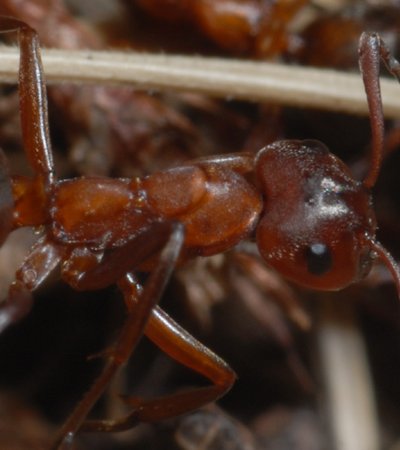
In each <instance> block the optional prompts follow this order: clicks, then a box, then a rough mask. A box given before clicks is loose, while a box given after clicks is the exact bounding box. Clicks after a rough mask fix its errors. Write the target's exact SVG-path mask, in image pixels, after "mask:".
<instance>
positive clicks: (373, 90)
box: [358, 32, 400, 189]
mask: <svg viewBox="0 0 400 450" xmlns="http://www.w3.org/2000/svg"><path fill="white" fill-rule="evenodd" d="M358 55H359V66H360V71H361V74H362V78H363V82H364V87H365V92H366V94H367V101H368V109H369V113H370V114H369V116H370V123H371V134H372V155H371V159H372V161H371V165H370V170H369V173H368V175H367V176H366V177H365V179H364V181H363V185H364V186H365V187H366V188H368V189H370V188H372V187H373V186H374V185H375V183H376V180H377V178H378V175H379V171H380V167H381V164H382V157H383V145H384V121H383V109H382V98H381V88H380V82H379V68H380V59H382V61H383V62H384V64H385V65H386V68H387V69H388V71H389V72H390V73H391V74H392V75H394V76H395V77H396V78H397V79H398V80H399V81H400V64H399V62H398V61H396V59H394V58H393V57H392V56H391V54H390V51H389V49H388V48H387V47H386V45H385V43H384V42H383V40H382V39H381V37H380V36H379V35H378V34H376V33H368V32H365V33H363V34H362V35H361V37H360V43H359V48H358Z"/></svg>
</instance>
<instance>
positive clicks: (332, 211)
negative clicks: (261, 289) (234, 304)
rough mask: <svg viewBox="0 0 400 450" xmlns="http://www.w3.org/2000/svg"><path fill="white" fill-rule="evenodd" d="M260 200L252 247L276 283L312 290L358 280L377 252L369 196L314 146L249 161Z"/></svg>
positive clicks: (272, 149)
mask: <svg viewBox="0 0 400 450" xmlns="http://www.w3.org/2000/svg"><path fill="white" fill-rule="evenodd" d="M256 167H257V177H258V180H259V183H260V184H261V188H262V192H263V193H264V195H265V210H264V213H263V217H262V219H261V220H260V222H259V225H258V227H257V234H256V238H257V244H258V247H259V250H260V253H261V255H262V256H263V258H264V259H265V260H266V262H267V263H268V264H269V265H271V266H272V267H274V268H276V269H277V270H278V271H279V272H280V273H282V275H284V276H286V277H287V278H289V279H291V280H293V281H295V282H296V283H298V284H300V285H303V286H306V287H310V288H313V289H323V290H336V289H341V288H343V287H345V286H347V285H349V284H351V283H353V282H355V281H357V280H359V279H361V278H362V277H364V276H365V275H366V274H367V273H368V272H369V270H370V267H371V263H372V260H373V259H374V257H375V255H376V253H377V252H378V253H379V254H380V256H382V251H383V250H382V248H381V247H380V246H379V248H378V247H377V246H378V244H376V243H375V230H376V221H375V215H374V212H373V209H372V204H371V196H370V193H369V189H368V188H366V187H365V186H364V184H363V183H361V182H358V181H355V180H354V179H353V177H352V176H351V174H350V172H349V169H348V168H347V166H346V165H345V164H344V163H343V162H342V161H341V160H340V159H338V158H337V157H336V156H334V155H333V154H331V153H330V152H329V151H328V149H327V148H326V147H325V145H324V144H322V143H321V142H318V141H292V140H291V141H280V142H275V143H273V144H271V145H269V146H267V147H266V148H264V149H263V150H261V151H260V153H259V154H258V156H257V160H256Z"/></svg>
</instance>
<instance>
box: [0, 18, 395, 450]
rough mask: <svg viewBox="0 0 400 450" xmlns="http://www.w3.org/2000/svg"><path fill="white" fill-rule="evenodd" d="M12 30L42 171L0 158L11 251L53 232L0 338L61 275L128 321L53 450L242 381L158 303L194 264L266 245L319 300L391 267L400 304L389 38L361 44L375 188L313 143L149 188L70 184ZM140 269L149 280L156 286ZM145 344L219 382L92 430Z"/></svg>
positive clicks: (29, 46)
mask: <svg viewBox="0 0 400 450" xmlns="http://www.w3.org/2000/svg"><path fill="white" fill-rule="evenodd" d="M0 28H1V30H2V31H3V32H5V31H13V30H18V32H19V41H20V49H21V56H20V69H19V93H20V111H21V126H22V133H23V141H24V146H25V152H26V156H27V158H28V161H29V163H30V165H31V167H32V169H33V171H34V176H33V177H32V178H27V177H22V176H12V177H10V176H9V174H8V169H7V164H6V160H5V157H4V156H3V155H2V154H1V155H0V156H1V164H0V171H1V177H0V191H1V195H0V211H1V215H0V217H1V222H0V223H1V226H0V239H1V242H3V241H4V240H5V239H6V237H7V236H8V234H9V233H10V232H11V231H12V230H13V229H15V228H18V227H24V226H29V227H43V228H44V230H45V231H44V233H43V235H42V236H41V238H39V240H38V241H37V243H36V244H35V245H34V246H33V248H32V249H31V251H30V253H29V254H28V256H27V257H26V259H25V261H24V262H23V264H22V266H21V267H20V269H19V270H18V271H17V273H16V278H15V281H14V282H13V283H12V285H11V287H10V289H9V295H8V298H7V301H6V302H5V303H4V304H3V307H2V309H1V310H0V330H1V329H4V328H5V327H6V326H8V325H9V324H11V323H13V322H15V321H17V320H18V319H19V318H20V317H22V316H23V315H25V314H26V313H27V312H28V311H29V309H30V306H31V303H32V291H34V290H35V289H36V288H37V287H38V286H39V285H40V284H41V283H42V282H43V280H44V279H45V278H46V277H47V276H48V275H49V273H50V272H51V271H52V270H53V269H54V268H55V267H56V266H60V268H61V277H62V279H63V280H65V281H66V282H67V283H68V284H70V285H71V286H72V287H73V288H74V289H77V290H82V291H85V290H95V289H101V288H104V287H107V286H109V285H111V284H114V283H116V284H117V285H118V287H119V289H120V290H121V292H122V294H123V296H124V301H125V303H126V306H127V310H128V317H127V319H126V322H125V324H124V326H123V328H122V330H121V332H120V335H119V337H118V339H117V341H116V342H115V344H114V345H113V347H112V348H111V349H110V350H108V351H107V352H106V354H105V356H106V364H105V366H104V369H103V371H102V373H101V374H100V376H99V378H98V379H97V380H96V381H95V382H94V384H93V385H92V387H91V388H90V389H89V391H88V392H87V393H86V395H85V396H84V398H83V400H82V401H81V402H80V403H79V404H78V405H77V407H76V409H75V410H74V412H73V413H72V414H71V416H70V417H69V419H68V420H67V421H66V422H65V424H64V426H63V427H62V429H61V431H60V434H59V437H58V439H57V441H56V442H55V444H54V448H59V447H60V446H62V447H63V448H66V447H67V448H68V446H69V445H70V444H69V443H70V442H72V439H73V437H74V435H75V434H76V433H77V432H78V431H79V430H87V431H88V430H91V431H120V430H125V429H127V428H130V427H132V426H134V425H136V424H137V423H139V422H155V421H158V420H162V419H165V418H169V417H174V416H177V415H179V414H182V413H185V412H188V411H190V410H193V409H196V408H199V407H201V406H203V405H205V404H206V403H209V402H211V401H214V400H216V399H217V398H219V397H220V396H222V395H223V394H224V393H225V392H227V391H228V390H229V389H230V387H231V386H232V384H233V383H234V381H235V374H234V372H233V371H232V369H231V368H230V367H229V366H228V365H227V364H226V363H225V362H224V361H223V360H222V359H220V358H219V357H218V356H217V355H215V354H214V353H212V352H211V351H210V350H209V349H208V348H206V347H205V346H203V345H202V344H201V343H199V342H198V341H196V340H195V339H194V338H193V337H192V336H191V335H190V334H189V333H187V332H186V331H185V330H183V329H182V328H181V327H180V326H179V325H178V324H177V323H175V322H174V321H173V320H172V319H171V318H170V317H169V316H168V315H167V314H166V313H165V312H164V311H163V310H162V309H161V308H160V307H159V306H158V305H157V304H158V301H159V299H160V297H161V295H162V293H163V290H164V288H165V285H166V284H167V282H168V280H169V277H170V275H171V273H172V271H173V270H174V268H175V267H176V265H177V264H180V263H183V262H184V261H185V260H187V259H189V258H193V257H197V256H210V255H214V254H216V253H220V252H223V251H226V250H228V249H230V248H231V247H233V246H235V245H236V244H237V243H238V242H240V241H241V240H242V239H246V238H253V237H254V238H255V240H256V242H257V245H258V248H259V251H260V254H261V255H262V257H263V258H264V259H265V261H266V263H267V264H269V265H271V266H272V267H273V268H275V269H276V270H278V271H279V272H280V273H282V275H284V276H285V277H287V278H289V279H290V280H292V281H294V282H297V283H298V284H300V285H303V286H306V287H309V288H312V289H322V290H337V289H342V288H344V287H346V286H348V285H349V284H351V283H353V282H356V281H358V280H360V279H362V278H363V277H364V276H366V275H367V273H368V271H369V269H370V267H371V264H372V262H373V260H374V259H375V258H376V257H379V258H381V259H382V260H383V261H384V263H385V264H386V266H387V267H388V269H389V270H390V272H391V273H392V276H393V278H394V280H395V283H396V286H397V289H398V291H399V292H400V273H399V269H398V268H397V265H396V264H395V262H394V260H393V259H392V257H391V256H390V255H389V253H388V252H387V251H386V250H385V249H384V248H383V247H382V246H381V245H380V244H379V243H378V242H377V241H376V239H375V231H376V220H375V215H374V212H373V209H372V202H371V195H370V190H371V188H372V187H373V186H374V184H375V182H376V179H377V177H378V174H379V171H380V166H381V159H382V152H383V133H384V130H383V114H382V105H381V97H380V88H379V60H380V58H382V59H383V60H384V62H385V64H386V65H387V66H388V68H389V70H390V71H391V72H392V73H394V74H395V75H396V74H398V73H399V72H400V70H399V68H398V66H397V62H396V61H394V60H393V59H392V58H391V57H390V55H389V53H388V51H387V50H386V47H385V46H384V43H383V42H382V41H381V40H380V38H379V36H378V35H376V34H363V35H362V37H361V41H360V68H361V72H362V75H363V80H364V85H365V89H366V92H367V99H368V104H369V109H370V116H371V119H370V120H371V128H372V162H371V167H370V170H369V173H368V175H367V176H366V177H365V179H364V180H363V181H362V182H359V181H356V180H354V179H353V177H352V176H351V174H350V171H349V169H348V168H347V167H346V165H345V164H344V163H343V162H342V161H340V160H339V159H338V158H337V157H336V156H334V155H332V154H331V153H330V152H329V151H328V149H327V148H326V147H325V146H324V145H323V144H322V143H320V142H318V141H311V140H309V141H296V140H287V141H278V142H275V143H273V144H270V145H268V146H266V147H265V148H263V149H262V150H260V151H259V152H258V153H257V154H256V155H255V156H254V155H253V154H251V153H238V154H232V155H222V156H215V157H206V158H200V159H197V160H195V161H192V162H188V163H187V164H184V165H182V166H180V167H176V168H172V169H169V170H164V171H160V172H156V173H154V174H152V175H149V176H147V177H144V178H140V179H139V178H138V179H111V178H105V177H81V178H75V179H68V180H57V178H56V176H55V173H54V167H53V160H52V153H51V145H50V139H49V132H48V117H47V99H46V87H45V83H44V80H43V70H42V65H41V58H40V49H39V43H38V37H37V34H36V32H35V31H34V30H33V29H32V28H30V27H29V26H28V25H27V24H25V23H24V22H22V21H19V20H17V19H12V18H4V17H3V18H0ZM396 76H397V75H396ZM137 271H144V272H147V273H148V274H149V275H148V277H147V279H146V282H145V284H144V285H143V286H142V285H141V284H140V283H139V282H138V280H137V278H136V274H135V272H137ZM143 334H145V335H146V336H148V337H149V339H150V340H152V341H153V342H154V343H155V344H156V345H157V346H158V347H159V348H160V349H161V350H163V351H164V352H166V353H167V354H168V355H169V356H171V357H172V358H173V359H175V360H176V361H178V362H179V363H181V364H183V365H185V366H187V367H189V368H191V369H193V370H195V371H196V372H198V373H200V374H202V375H203V376H205V377H206V378H208V379H209V380H210V381H211V384H210V385H209V386H206V387H202V388H193V389H190V390H187V391H181V392H179V393H173V394H171V395H167V396H163V397H160V398H155V399H152V400H143V399H137V398H136V399H130V398H128V399H126V401H127V403H128V404H130V405H132V407H133V411H132V413H131V414H129V415H128V416H127V417H124V418H122V419H118V420H109V421H89V422H87V421H86V417H87V415H88V414H89V412H90V410H91V409H92V407H93V405H94V404H95V403H96V401H97V400H98V399H99V398H100V396H101V395H102V394H103V392H104V390H105V389H106V387H107V386H108V384H109V382H110V380H111V379H112V378H113V376H114V374H115V373H116V372H117V370H118V369H119V368H120V367H121V365H123V364H124V363H125V362H126V361H127V360H128V359H129V357H130V355H131V354H132V352H133V350H134V349H135V347H136V345H137V344H138V342H139V340H140V338H141V337H142V335H143Z"/></svg>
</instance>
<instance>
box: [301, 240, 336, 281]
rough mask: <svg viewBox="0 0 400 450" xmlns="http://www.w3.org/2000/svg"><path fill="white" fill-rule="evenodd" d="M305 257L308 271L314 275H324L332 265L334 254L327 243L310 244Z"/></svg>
mask: <svg viewBox="0 0 400 450" xmlns="http://www.w3.org/2000/svg"><path fill="white" fill-rule="evenodd" d="M305 257H306V262H307V268H308V271H309V272H310V273H311V274H313V275H323V274H324V273H326V272H328V271H329V270H330V269H331V267H332V254H331V251H330V250H329V248H328V246H326V245H325V244H321V243H315V244H312V245H310V246H309V247H308V248H307V249H306V252H305Z"/></svg>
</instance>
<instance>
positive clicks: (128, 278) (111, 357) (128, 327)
mask: <svg viewBox="0 0 400 450" xmlns="http://www.w3.org/2000/svg"><path fill="white" fill-rule="evenodd" d="M170 227H171V230H170V234H169V236H168V238H167V242H166V244H165V246H164V248H163V250H162V252H161V254H160V257H159V260H158V262H157V265H156V267H155V268H154V270H153V271H152V272H151V273H150V275H149V277H148V279H147V281H146V283H145V286H144V288H143V291H142V292H141V295H140V298H138V299H137V302H136V303H135V306H134V308H133V309H132V311H131V312H130V314H129V316H128V319H127V320H126V322H125V324H124V326H123V328H122V331H121V333H120V335H119V338H118V340H117V341H116V343H115V345H114V346H113V348H112V349H111V350H109V351H107V357H108V360H107V363H106V365H105V367H104V369H103V371H102V373H101V374H100V376H99V378H97V380H96V381H95V382H94V384H93V385H92V387H91V388H90V389H89V391H88V392H87V393H86V395H85V396H84V398H83V399H82V401H81V402H80V403H79V404H78V406H77V407H76V409H75V411H73V413H72V415H71V416H70V417H69V418H68V420H67V421H66V422H65V424H64V425H63V427H62V428H61V430H60V433H59V436H58V438H57V440H56V442H55V443H54V445H53V447H52V448H54V449H57V448H70V445H71V442H72V440H73V437H74V435H75V433H76V432H77V431H78V430H79V428H80V427H81V425H82V423H83V422H84V420H85V419H86V416H87V415H88V414H89V412H90V410H91V409H92V407H93V405H94V404H95V403H96V402H97V400H98V399H99V398H100V396H101V395H102V394H103V392H104V390H105V389H106V388H107V386H108V384H109V383H110V381H111V380H112V378H113V376H114V375H115V373H116V372H117V371H118V369H120V367H121V366H122V365H123V364H124V363H125V362H126V361H127V360H128V359H129V357H130V355H131V354H132V352H133V350H134V349H135V347H136V345H137V344H138V342H139V340H140V338H141V337H142V335H143V333H144V330H145V327H146V324H147V322H148V320H149V318H150V316H151V312H152V310H153V308H154V307H155V305H156V304H157V303H158V301H159V300H160V297H161V295H162V293H163V291H164V288H165V286H166V284H167V282H168V280H169V278H170V276H171V274H172V271H173V270H174V268H175V264H176V261H177V259H178V257H179V254H180V251H181V248H182V244H183V240H184V228H183V226H182V225H181V224H179V223H175V224H170ZM118 285H119V287H120V289H121V290H122V292H123V294H124V297H125V298H132V296H134V295H135V294H136V292H137V286H136V282H135V281H134V277H133V276H132V275H131V274H130V273H127V274H126V275H125V276H124V277H123V278H122V279H121V280H120V282H119V283H118ZM127 301H128V300H127Z"/></svg>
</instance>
